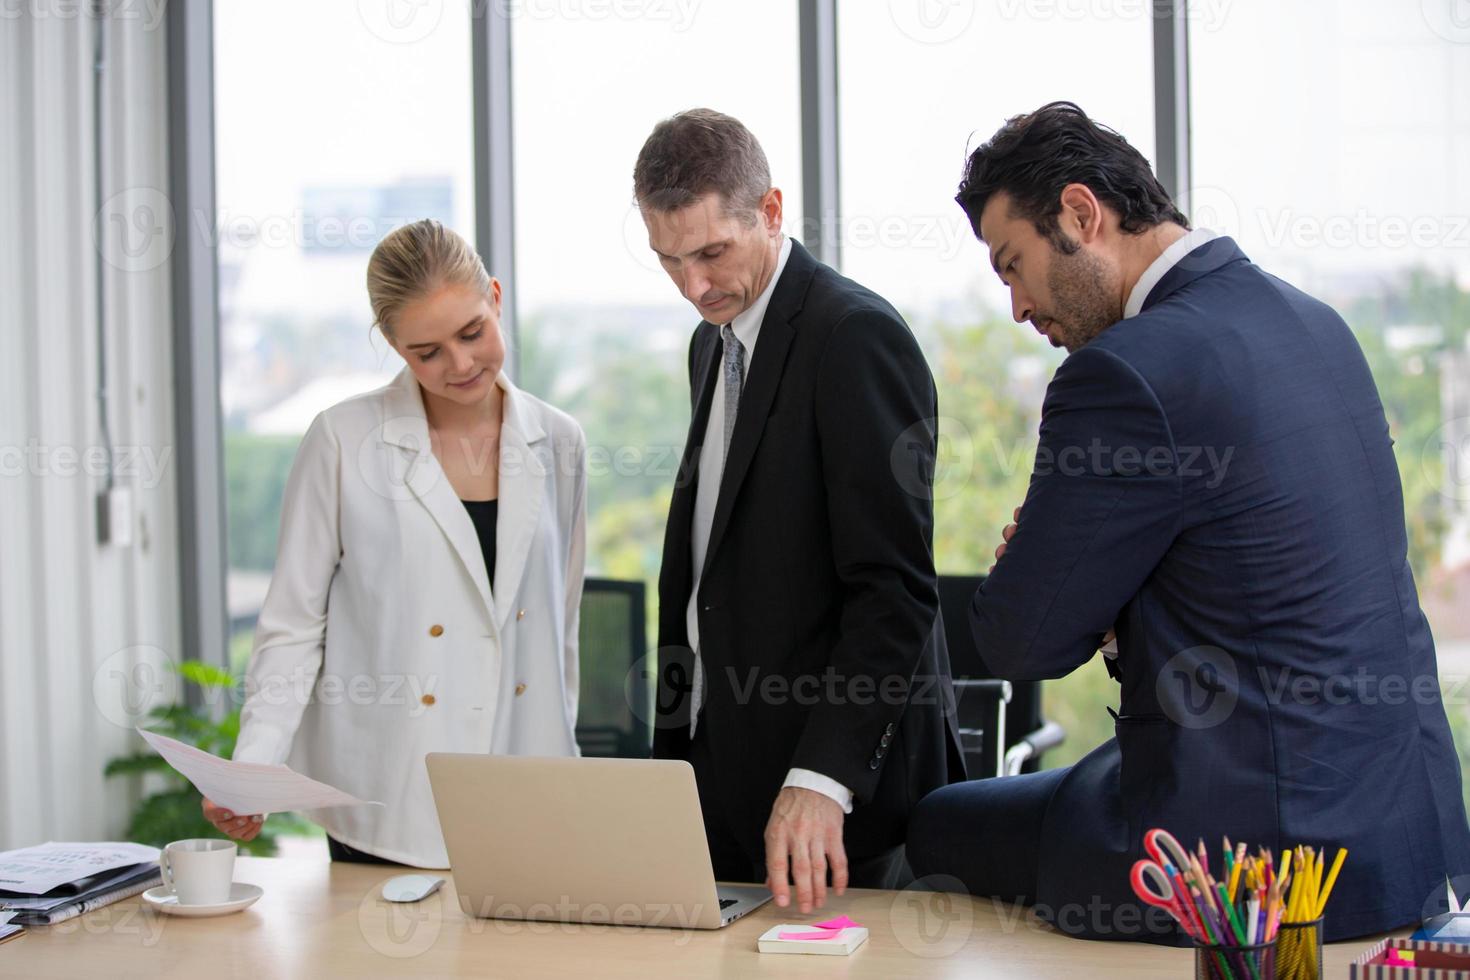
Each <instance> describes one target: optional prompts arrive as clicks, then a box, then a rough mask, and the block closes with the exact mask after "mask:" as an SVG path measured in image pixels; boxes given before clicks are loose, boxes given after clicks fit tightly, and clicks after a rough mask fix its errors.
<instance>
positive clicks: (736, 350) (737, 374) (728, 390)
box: [720, 323, 745, 467]
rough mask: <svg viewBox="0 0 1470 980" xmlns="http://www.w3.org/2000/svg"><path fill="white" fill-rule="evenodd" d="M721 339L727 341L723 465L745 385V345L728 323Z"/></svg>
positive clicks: (721, 329)
mask: <svg viewBox="0 0 1470 980" xmlns="http://www.w3.org/2000/svg"><path fill="white" fill-rule="evenodd" d="M720 339H721V340H723V341H724V342H725V454H724V455H723V456H721V457H720V465H721V466H722V467H723V466H724V463H725V460H726V459H728V458H729V456H730V437H731V436H733V435H734V434H735V414H736V413H737V412H739V411H740V391H741V389H742V388H744V387H745V345H744V344H742V343H741V342H740V340H739V339H738V338H737V337H736V336H735V331H734V330H731V329H730V325H729V324H728V323H727V324H725V325H724V326H723V327H721V328H720Z"/></svg>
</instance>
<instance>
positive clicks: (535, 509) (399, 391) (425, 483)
mask: <svg viewBox="0 0 1470 980" xmlns="http://www.w3.org/2000/svg"><path fill="white" fill-rule="evenodd" d="M496 384H498V385H500V387H501V388H502V390H503V391H504V392H505V413H504V417H503V418H502V420H501V424H500V507H499V515H498V517H497V518H496V523H495V539H496V548H495V553H496V561H495V583H494V585H495V588H494V591H493V593H492V591H491V583H490V578H489V575H488V573H487V572H486V569H485V556H484V553H483V552H482V551H481V550H480V538H479V535H477V534H476V533H475V524H474V521H472V520H471V519H470V515H469V511H467V510H466V509H465V506H464V503H463V502H462V501H461V500H460V499H459V495H458V494H457V493H455V491H454V487H453V486H452V485H451V484H450V482H449V477H448V476H446V475H445V473H444V469H443V467H441V466H440V465H439V460H438V458H437V457H435V455H434V452H433V448H432V445H431V443H430V441H429V423H428V418H427V416H426V415H425V414H424V404H423V396H422V395H421V394H420V393H419V387H418V382H417V381H415V380H414V377H413V373H412V372H411V371H409V370H408V369H407V368H405V369H404V370H403V372H402V373H401V374H400V375H399V376H398V378H397V380H396V381H394V383H393V386H392V387H391V389H390V392H389V396H388V400H387V402H386V403H385V409H384V419H383V426H382V429H381V432H382V439H383V441H384V442H386V443H389V444H391V445H393V446H396V447H397V448H398V450H399V453H400V459H399V467H400V469H399V473H400V474H401V475H400V476H397V477H395V479H394V480H393V481H390V485H391V484H392V483H393V482H396V483H398V484H400V485H402V486H406V487H407V488H408V490H409V492H410V494H411V495H412V497H413V499H415V500H416V501H418V503H419V504H421V505H422V506H423V508H424V509H425V510H427V511H428V512H429V516H430V517H432V518H433V519H434V523H435V524H437V525H438V526H439V530H440V531H441V532H443V534H444V537H445V538H446V539H447V540H448V541H449V544H450V546H451V547H452V548H453V549H454V553H455V554H456V555H457V556H458V558H459V561H460V564H461V565H462V566H463V567H464V570H465V572H466V574H468V575H469V577H470V580H471V581H472V582H474V584H475V590H476V591H477V592H478V593H479V594H480V600H481V602H482V603H483V604H484V608H485V614H486V616H487V617H489V618H490V620H491V622H492V623H493V624H494V625H495V627H496V628H497V629H503V628H504V627H505V626H506V625H507V623H508V620H509V618H510V613H511V606H512V604H513V602H514V599H515V595H516V593H517V592H518V591H519V589H520V582H521V578H522V576H523V575H524V574H525V571H526V561H527V559H528V557H529V555H530V551H531V542H532V540H533V539H534V538H535V536H536V527H537V525H538V523H539V521H540V517H541V506H542V502H543V501H544V500H545V497H546V494H545V482H546V476H547V468H546V462H545V460H544V459H542V457H541V453H540V452H538V448H539V445H540V443H541V442H543V441H544V440H545V437H546V433H545V430H544V429H542V427H541V425H540V422H539V420H538V419H537V418H536V417H535V415H534V413H533V412H532V411H531V406H529V405H527V404H526V401H525V397H524V396H523V395H521V393H520V392H519V391H518V390H517V389H516V388H515V386H514V385H512V384H511V383H510V381H509V379H507V378H506V377H505V375H504V374H502V375H501V376H500V377H499V378H497V379H496Z"/></svg>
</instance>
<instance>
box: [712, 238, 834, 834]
mask: <svg viewBox="0 0 1470 980" xmlns="http://www.w3.org/2000/svg"><path fill="white" fill-rule="evenodd" d="M790 257H791V239H789V238H787V239H785V240H784V241H783V242H782V243H781V255H780V257H779V258H778V259H777V260H776V270H775V271H774V272H773V273H771V281H770V282H768V283H766V288H765V289H763V290H762V291H761V294H760V295H759V296H758V297H756V300H755V302H754V303H752V304H750V308H749V309H747V310H745V311H744V312H742V313H739V314H737V315H736V317H735V319H734V320H732V321H731V322H730V329H731V331H732V332H733V333H734V334H735V339H736V340H738V341H740V344H741V346H743V347H744V348H745V376H746V378H747V379H749V377H750V368H751V365H752V364H753V363H754V360H755V345H756V341H757V340H758V339H759V338H760V332H761V321H762V320H764V319H765V317H766V307H768V306H770V304H771V294H772V293H774V292H775V291H776V283H777V282H778V281H779V280H780V278H781V273H782V272H784V271H785V269H786V260H787V259H789V258H790ZM721 326H723V324H721ZM717 360H718V361H719V362H720V363H721V364H723V362H724V357H723V355H721V356H720V357H718V358H717ZM724 475H725V372H724V371H723V370H719V369H717V370H716V372H715V394H714V400H713V401H711V402H710V412H709V422H708V424H707V425H706V426H705V430H704V445H703V446H701V447H700V450H699V482H698V484H697V485H696V487H695V492H694V526H693V528H692V529H691V532H692V533H691V534H690V551H691V556H690V557H691V558H692V559H693V569H694V581H693V585H692V587H691V588H690V590H689V605H688V607H687V608H686V610H685V614H684V622H685V626H686V627H687V629H688V633H689V646H690V647H691V648H693V650H694V651H695V658H694V684H693V689H692V691H691V692H690V701H691V704H690V711H689V735H690V737H691V738H692V737H693V736H694V733H695V731H697V730H698V727H699V711H700V708H701V707H702V702H703V694H702V690H703V685H704V663H703V661H702V660H701V659H700V658H699V656H698V652H699V585H700V580H701V578H702V574H701V573H702V572H703V571H704V559H705V555H706V554H707V552H708V551H709V536H710V528H711V526H712V525H713V524H714V521H715V504H716V503H717V502H718V501H719V497H720V481H721V480H722V479H723V478H724ZM781 785H782V786H783V787H784V786H799V787H802V788H804V789H810V790H816V791H817V792H818V793H821V794H823V795H824V796H828V797H830V798H831V799H833V800H835V801H836V802H837V804H838V805H839V806H841V807H842V812H843V813H851V812H852V791H851V790H850V789H848V788H847V787H846V786H843V785H842V784H841V783H839V782H838V781H837V780H835V779H832V778H831V777H829V776H824V775H822V774H821V773H818V772H812V771H811V770H810V769H792V770H791V771H790V772H788V773H787V774H786V781H785V782H784V783H782V784H781Z"/></svg>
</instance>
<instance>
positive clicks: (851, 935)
mask: <svg viewBox="0 0 1470 980" xmlns="http://www.w3.org/2000/svg"><path fill="white" fill-rule="evenodd" d="M867 939H868V930H867V929H865V928H864V927H863V926H860V925H858V924H857V923H856V922H854V921H852V920H851V919H849V918H848V917H847V916H845V915H839V916H838V917H837V918H835V919H829V920H828V921H826V922H818V923H817V924H816V925H814V926H807V925H799V924H798V925H791V924H786V925H779V926H772V927H771V928H770V929H767V930H766V931H765V932H764V933H762V934H761V937H760V938H759V939H757V940H756V948H757V949H759V950H760V951H761V952H762V953H823V954H826V955H828V956H847V955H848V954H850V953H851V952H852V951H853V950H855V949H857V948H858V947H859V946H861V945H862V944H863V943H865V942H866V941H867Z"/></svg>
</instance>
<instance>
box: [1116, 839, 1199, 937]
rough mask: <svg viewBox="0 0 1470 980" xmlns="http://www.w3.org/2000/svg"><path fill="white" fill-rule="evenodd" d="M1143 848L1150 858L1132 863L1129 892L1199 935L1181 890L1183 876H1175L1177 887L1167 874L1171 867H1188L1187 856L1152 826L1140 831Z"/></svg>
mask: <svg viewBox="0 0 1470 980" xmlns="http://www.w3.org/2000/svg"><path fill="white" fill-rule="evenodd" d="M1143 849H1144V850H1145V851H1147V852H1148V853H1149V855H1150V857H1152V858H1153V860H1152V861H1150V860H1148V859H1142V860H1139V861H1137V862H1136V863H1135V864H1134V865H1133V871H1132V873H1131V874H1130V875H1129V876H1128V880H1129V882H1130V883H1131V884H1132V885H1133V893H1134V894H1135V895H1137V896H1138V899H1139V901H1141V902H1145V903H1147V904H1149V905H1156V906H1158V907H1159V908H1161V909H1163V910H1164V911H1166V912H1168V913H1169V914H1170V915H1172V916H1173V917H1174V919H1175V921H1177V922H1178V923H1179V924H1180V925H1181V926H1183V927H1184V931H1185V932H1187V933H1189V935H1190V936H1193V937H1195V938H1199V937H1198V930H1197V928H1196V926H1195V922H1194V916H1193V914H1192V913H1191V912H1190V910H1189V906H1188V902H1189V896H1188V895H1187V894H1185V893H1184V892H1183V879H1182V878H1179V879H1177V880H1179V881H1180V887H1179V888H1178V889H1176V888H1175V887H1174V882H1175V880H1176V879H1175V877H1174V876H1173V875H1171V874H1170V872H1171V871H1174V870H1175V869H1178V868H1181V867H1188V866H1189V863H1188V862H1189V855H1188V854H1186V853H1185V850H1184V848H1182V847H1180V846H1179V841H1177V840H1175V839H1174V835H1173V834H1170V833H1169V832H1168V831H1167V830H1159V829H1154V830H1150V831H1149V832H1148V833H1146V834H1144V835H1143Z"/></svg>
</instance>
